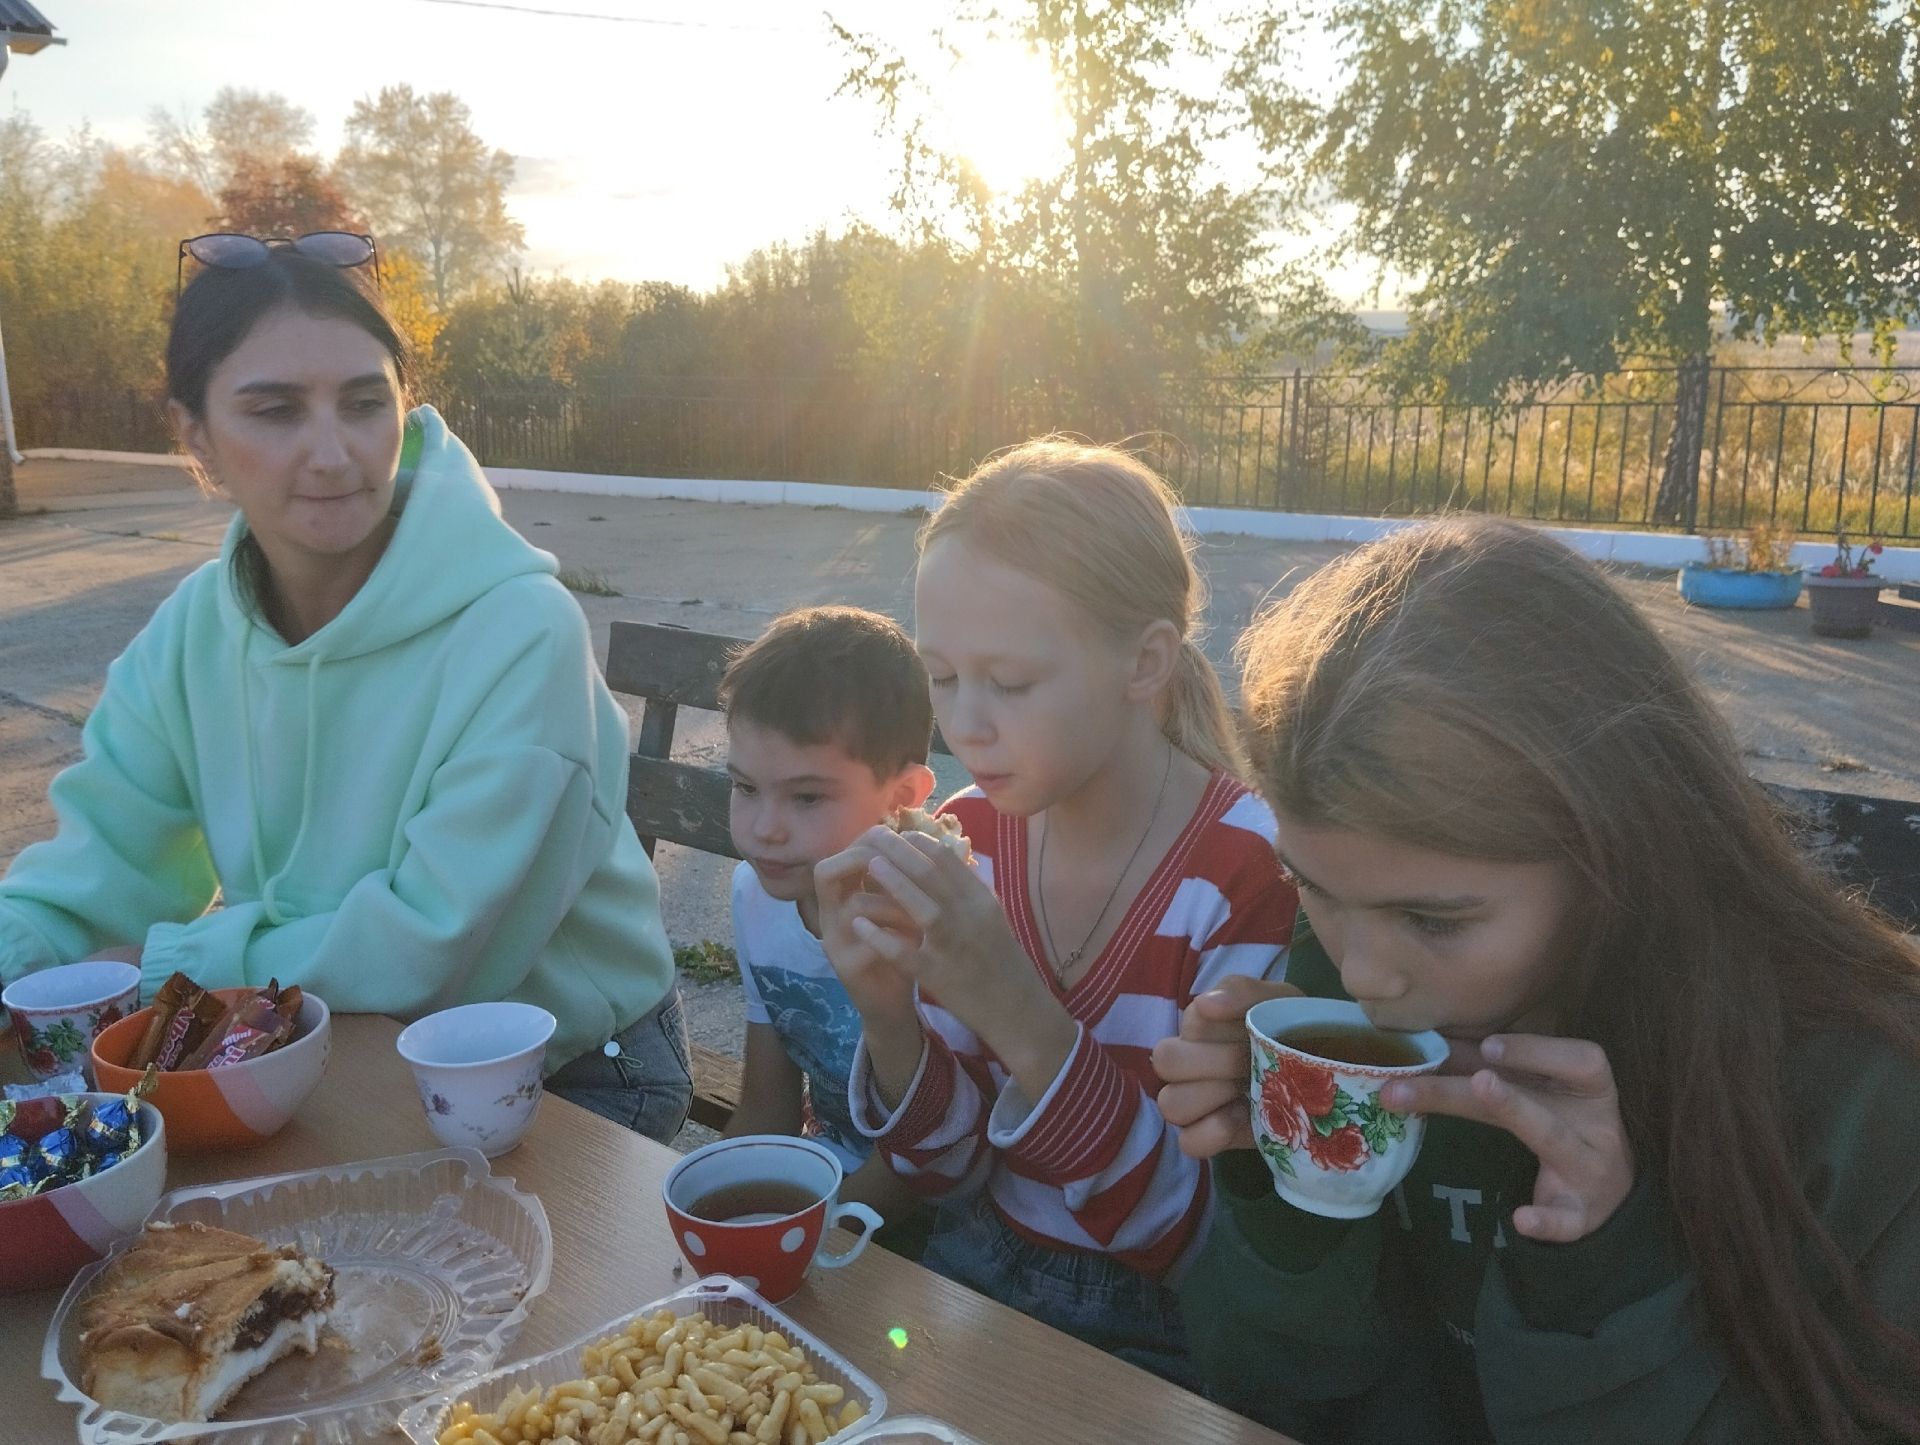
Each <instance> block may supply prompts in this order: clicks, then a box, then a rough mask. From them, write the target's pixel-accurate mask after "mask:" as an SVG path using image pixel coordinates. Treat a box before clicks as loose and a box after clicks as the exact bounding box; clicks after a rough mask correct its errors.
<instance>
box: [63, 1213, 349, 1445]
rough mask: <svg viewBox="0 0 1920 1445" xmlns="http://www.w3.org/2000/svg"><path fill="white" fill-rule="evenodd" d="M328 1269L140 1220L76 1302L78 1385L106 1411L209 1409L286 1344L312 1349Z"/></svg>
mask: <svg viewBox="0 0 1920 1445" xmlns="http://www.w3.org/2000/svg"><path fill="white" fill-rule="evenodd" d="M332 1308H333V1271H332V1270H331V1269H330V1268H328V1267H327V1266H326V1265H325V1264H323V1263H321V1262H320V1261H319V1260H317V1259H309V1258H308V1257H307V1256H305V1255H303V1254H301V1253H300V1251H298V1250H297V1249H294V1248H292V1247H291V1246H282V1247H280V1248H274V1247H273V1246H271V1245H268V1244H266V1243H264V1242H263V1241H261V1240H258V1239H255V1238H253V1236H251V1235H247V1234H237V1233H235V1232H233V1231H232V1230H226V1229H215V1228H213V1227H211V1226H209V1225H205V1224H149V1225H148V1226H147V1227H146V1229H145V1231H144V1232H143V1233H142V1234H141V1236H140V1238H139V1239H138V1240H137V1241H135V1243H134V1244H133V1246H132V1247H131V1248H130V1249H128V1250H127V1251H126V1252H125V1253H124V1254H122V1255H120V1256H119V1257H118V1258H116V1259H115V1260H114V1261H113V1263H112V1264H110V1265H108V1266H107V1268H106V1270H105V1271H104V1272H103V1273H102V1274H101V1276H100V1278H99V1280H97V1281H96V1282H95V1284H94V1287H93V1289H92V1290H91V1291H90V1292H89V1293H88V1295H87V1297H86V1299H85V1301H83V1303H82V1304H81V1307H80V1330H81V1333H80V1388H81V1389H83V1390H85V1391H86V1392H87V1393H88V1394H89V1395H91V1396H92V1397H93V1398H94V1399H95V1400H98V1401H99V1402H100V1403H101V1404H102V1405H105V1406H106V1407H107V1408H109V1409H112V1410H121V1411H125V1412H126V1413H127V1414H129V1415H144V1416H146V1417H148V1418H149V1419H154V1420H165V1421H169V1422H175V1421H183V1420H211V1419H212V1418H213V1417H214V1416H216V1415H217V1414H219V1413H220V1411H221V1409H223V1408H224V1407H225V1405H226V1404H227V1402H228V1401H229V1400H231V1399H232V1398H233V1396H234V1394H235V1392H236V1391H238V1390H239V1388H240V1387H241V1386H242V1385H244V1384H245V1383H246V1382H247V1381H248V1380H250V1379H252V1378H253V1377H254V1376H255V1375H257V1374H259V1373H260V1372H261V1371H262V1370H264V1369H266V1368H267V1366H269V1365H271V1364H272V1363H273V1362H274V1361H276V1360H278V1359H280V1358H282V1357H283V1356H286V1355H289V1354H291V1353H293V1352H294V1351H295V1350H302V1351H305V1352H306V1353H307V1354H312V1353H313V1352H314V1351H315V1349H317V1348H318V1346H319V1342H320V1329H321V1326H322V1325H324V1324H325V1323H326V1321H327V1315H328V1312H329V1311H330V1310H331V1309H332Z"/></svg>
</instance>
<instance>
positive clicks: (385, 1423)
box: [40, 1149, 553, 1445]
mask: <svg viewBox="0 0 1920 1445" xmlns="http://www.w3.org/2000/svg"><path fill="white" fill-rule="evenodd" d="M148 1218H149V1219H152V1220H167V1221H172V1222H198V1223H202V1224H209V1225H214V1226H216V1227H218V1228H221V1229H233V1230H238V1231H240V1232H241V1233H243V1234H251V1235H256V1236H258V1237H259V1238H261V1239H264V1240H266V1241H267V1242H268V1243H269V1244H292V1245H296V1246H298V1247H299V1248H300V1249H301V1250H303V1251H305V1252H306V1253H308V1254H311V1255H314V1256H316V1257H318V1258H320V1259H322V1260H325V1261H326V1262H327V1263H328V1264H330V1265H332V1266H333V1269H334V1272H335V1282H334V1293H335V1296H336V1300H337V1304H336V1307H335V1309H334V1312H333V1319H332V1323H331V1325H330V1326H329V1328H328V1330H327V1331H326V1333H325V1334H323V1335H322V1338H321V1344H320V1350H319V1352H318V1353H317V1354H314V1355H312V1356H308V1355H302V1354H297V1353H296V1354H294V1355H292V1356H290V1357H289V1358H287V1359H284V1360H281V1361H279V1362H278V1363H276V1364H274V1365H273V1366H271V1367H270V1368H269V1369H267V1370H266V1371H265V1372H264V1373H262V1374H260V1375H257V1376H255V1377H254V1379H252V1380H251V1381H249V1382H248V1383H247V1385H246V1386H245V1387H244V1388H243V1389H242V1390H241V1391H240V1393H239V1394H238V1395H236V1396H235V1397H234V1398H233V1400H232V1402H231V1403H230V1404H229V1405H228V1406H227V1408H226V1409H225V1410H223V1411H222V1412H221V1418H220V1419H219V1420H216V1421H213V1422H211V1423H188V1424H172V1425H170V1424H165V1423H163V1422H161V1421H158V1420H151V1419H147V1418H146V1417H144V1416H138V1415H127V1414H123V1413H121V1412H120V1411H117V1410H109V1409H107V1408H105V1407H104V1406H102V1405H100V1404H98V1403H96V1402H95V1401H94V1400H93V1399H91V1398H90V1397H89V1396H87V1395H86V1394H84V1393H83V1392H82V1391H81V1389H80V1386H79V1383H78V1382H79V1379H80V1362H79V1354H78V1343H79V1333H80V1331H79V1321H78V1319H77V1309H76V1307H77V1305H78V1304H79V1301H80V1299H81V1297H82V1296H83V1295H85V1293H86V1292H87V1289H88V1287H89V1286H90V1285H91V1284H92V1283H93V1281H94V1279H95V1277H96V1276H98V1275H99V1273H100V1271H101V1270H103V1269H105V1268H106V1266H107V1263H108V1260H102V1261H100V1262H99V1263H97V1264H92V1265H89V1266H88V1267H87V1268H86V1269H84V1270H82V1271H81V1272H80V1274H79V1275H78V1276H77V1277H76V1278H75V1279H74V1281H73V1283H72V1284H71V1285H70V1286H68V1289H67V1292H66V1294H65V1295H64V1296H63V1297H62V1298H61V1300H60V1306H59V1308H58V1309H57V1310H56V1311H55V1312H54V1316H53V1323H52V1325H51V1326H50V1327H49V1328H48V1331H47V1341H46V1346H45V1349H44V1350H43V1352H42V1355H41V1368H40V1372H41V1374H42V1375H44V1376H45V1377H46V1378H47V1379H49V1380H52V1381H53V1382H54V1384H55V1385H57V1386H58V1387H59V1392H60V1398H61V1399H62V1400H64V1401H69V1402H71V1403H73V1404H75V1405H78V1406H79V1407H80V1408H81V1411H82V1413H81V1416H80V1421H79V1431H80V1440H81V1445H109V1442H112V1445H120V1442H142V1445H145V1442H152V1441H161V1440H187V1439H208V1440H217V1441H218V1442H219V1445H268V1442H275V1445H278V1442H282V1441H289V1440H298V1441H301V1442H302V1445H354V1442H356V1441H363V1440H369V1439H374V1438H378V1437H380V1436H382V1435H385V1434H388V1433H390V1432H391V1431H392V1430H393V1420H394V1415H395V1413H396V1412H397V1411H398V1410H399V1409H400V1407H401V1405H402V1404H403V1403H404V1402H405V1401H408V1400H415V1399H418V1398H419V1397H420V1396H422V1395H425V1394H430V1393H432V1392H433V1391H436V1390H441V1389H444V1388H446V1386H447V1385H448V1384H449V1383H451V1382H452V1381H454V1380H459V1379H467V1378H470V1377H472V1376H474V1375H476V1374H479V1373H480V1372H482V1371H484V1370H488V1369H491V1368H492V1367H493V1364H494V1362H495V1361H496V1360H498V1359H499V1358H500V1352H501V1351H502V1350H504V1349H505V1348H506V1346H507V1344H508V1342H509V1341H510V1340H512V1338H513V1337H514V1335H515V1334H516V1333H517V1332H518V1331H519V1328H520V1325H521V1323H522V1321H524V1320H525V1319H526V1317H527V1306H528V1303H529V1302H530V1301H531V1300H533V1299H534V1298H535V1297H536V1296H537V1295H539V1294H540V1293H541V1292H542V1291H543V1290H545V1289H546V1287H547V1281H548V1278H549V1275H550V1274H551V1271H552V1265H553V1232H552V1230H551V1229H550V1228H549V1227H548V1224H547V1214H546V1210H545V1209H543V1208H542V1207H541V1205H540V1201H539V1200H538V1199H536V1198H534V1196H533V1195H531V1194H527V1193H524V1192H522V1191H521V1190H519V1189H516V1188H515V1187H514V1185H513V1181H512V1180H510V1179H496V1178H494V1177H493V1175H492V1173H491V1172H490V1170H489V1169H488V1167H487V1161H486V1158H485V1157H484V1156H483V1155H482V1154H481V1153H480V1152H479V1151H478V1150H477V1149H439V1150H434V1151H432V1152H430V1153H425V1154H408V1155H403V1156H401V1157H399V1158H395V1159H376V1160H371V1161H367V1162H364V1163H357V1164H341V1165H336V1166H333V1167H330V1168H326V1169H312V1170H308V1171H306V1172H304V1173H299V1174H281V1175H275V1176H272V1177H269V1178H262V1179H242V1180H235V1181H233V1182H232V1183H228V1184H216V1185H211V1186H208V1187H204V1188H198V1189H179V1190H175V1191H174V1192H173V1193H171V1194H169V1195H166V1196H165V1197H164V1198H162V1199H161V1201H160V1202H159V1204H158V1205H156V1206H155V1207H154V1211H153V1213H152V1214H151V1215H149V1216H148ZM129 1243H131V1241H129ZM126 1247H127V1245H125V1244H123V1245H122V1246H120V1248H119V1249H116V1250H115V1251H114V1254H115V1255H117V1254H119V1253H120V1252H121V1251H122V1250H124V1249H125V1248H126ZM111 1257H112V1256H109V1259H111Z"/></svg>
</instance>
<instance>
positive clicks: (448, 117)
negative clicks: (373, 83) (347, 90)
mask: <svg viewBox="0 0 1920 1445" xmlns="http://www.w3.org/2000/svg"><path fill="white" fill-rule="evenodd" d="M336 173H337V175H338V177H339V179H340V181H341V183H342V184H343V185H344V186H345V188H346V191H347V193H348V194H349V195H350V196H352V197H353V199H354V202H355V204H356V205H358V206H360V207H361V208H363V209H364V210H365V212H366V214H367V217H368V219H369V220H370V221H371V222H372V224H373V227H374V230H375V232H376V234H378V235H379V236H380V237H382V238H383V239H386V240H388V241H391V242H392V243H394V244H396V245H398V246H403V247H405V248H406V249H408V250H410V251H412V252H413V253H414V254H415V255H417V256H419V257H420V259H421V261H422V263H423V264H424V265H425V266H426V268H427V272H428V274H429V276H430V277H431V278H432V282H433V296H434V301H435V303H436V304H437V305H438V306H439V307H440V308H441V309H442V310H445V309H446V307H447V306H448V305H449V304H450V303H451V302H452V301H453V299H454V298H455V297H456V296H458V295H460V294H461V293H462V292H465V291H467V290H470V289H471V288H473V287H475V286H477V285H479V284H480V283H482V282H484V281H489V280H494V279H498V278H500V277H503V276H504V275H505V274H506V272H507V270H508V266H509V263H510V261H511V259H512V257H513V256H514V255H515V254H516V253H517V252H518V251H519V250H520V247H521V244H522V242H523V241H524V239H525V233H524V232H523V231H522V230H521V227H520V223H519V222H518V221H516V220H514V219H513V217H512V216H511V215H510V214H508V211H507V188H508V187H509V186H510V185H512V184H513V157H512V156H510V155H508V154H507V153H506V152H505V151H503V150H495V149H491V148H489V147H488V146H487V145H486V143H485V142H484V141H482V140H481V139H480V137H479V136H478V135H476V134H475V133H474V130H473V113H472V112H471V111H470V110H469V109H468V108H467V105H466V102H465V101H463V100H461V99H460V98H459V97H458V96H456V95H454V94H452V93H451V92H449V91H439V92H436V93H434V94H431V95H419V94H416V93H415V91H414V89H413V87H412V86H409V85H390V86H387V87H386V88H384V89H383V90H381V92H380V93H379V94H378V95H376V96H373V97H371V98H369V99H365V100H361V101H358V102H356V103H355V105H354V107H353V112H352V114H351V115H349V116H348V117H347V143H346V145H345V147H344V148H342V150H341V152H340V156H339V159H338V161H337V162H336Z"/></svg>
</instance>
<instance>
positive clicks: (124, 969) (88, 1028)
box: [0, 959, 140, 1079]
mask: <svg viewBox="0 0 1920 1445" xmlns="http://www.w3.org/2000/svg"><path fill="white" fill-rule="evenodd" d="M0 1002H4V1004H5V1006H6V1010H7V1013H8V1014H9V1016H11V1018H12V1019H13V1030H14V1033H16V1034H17V1035H18V1036H19V1038H20V1052H21V1053H22V1054H23V1055H24V1056H25V1058H26V1061H27V1067H28V1068H29V1069H31V1070H33V1072H34V1075H35V1076H36V1077H37V1078H42V1079H51V1078H53V1077H55V1076H56V1075H59V1074H69V1073H82V1072H84V1073H85V1074H86V1075H87V1076H88V1077H89V1078H91V1077H92V1074H93V1071H92V1068H91V1067H90V1060H89V1057H88V1055H89V1052H90V1051H91V1050H92V1048H93V1040H94V1036H95V1035H96V1034H98V1033H99V1032H100V1031H101V1030H102V1029H104V1028H106V1027H107V1026H108V1025H109V1024H114V1023H118V1022H119V1021H120V1019H121V1018H122V1017H124V1016H125V1015H127V1014H130V1013H132V1012H133V1011H134V1010H135V1009H137V1008H139V1007H140V970H139V969H138V968H136V967H134V965H132V964H130V963H116V962H113V961H111V960H108V959H90V960H88V961H87V962H85V963H69V964H64V965H62V966H61V967H58V968H43V969H39V970H36V971H35V972H33V973H29V974H23V975H22V976H21V977H19V978H16V979H15V980H14V981H13V982H12V983H10V984H8V985H7V987H6V991H5V992H4V993H0Z"/></svg>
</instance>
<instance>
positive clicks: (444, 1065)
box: [397, 1002, 556, 1159]
mask: <svg viewBox="0 0 1920 1445" xmlns="http://www.w3.org/2000/svg"><path fill="white" fill-rule="evenodd" d="M555 1026H556V1020H555V1019H554V1016H553V1015H552V1014H550V1013H548V1012H547V1011H546V1010H545V1009H543V1008H537V1007H535V1006H534V1005H533V1004H527V1003H505V1002H502V1003H469V1004H462V1005H460V1006H459V1007H458V1008H450V1009H442V1010H441V1011H440V1012H439V1013H434V1014H428V1015H427V1016H426V1017H425V1018H423V1019H416V1020H415V1021H414V1022H412V1023H410V1024H408V1025H407V1026H406V1028H404V1029H402V1030H401V1031H400V1037H399V1039H398V1041H397V1047H398V1048H399V1050H400V1057H401V1058H403V1059H405V1060H406V1061H407V1063H408V1064H410V1065H412V1067H413V1081H414V1084H415V1086H416V1087H418V1089H419V1090H420V1105H421V1107H422V1108H424V1109H425V1110H426V1111H427V1127H428V1128H429V1129H431V1130H432V1131H433V1135H434V1137H435V1138H436V1139H438V1140H439V1141H440V1142H441V1143H442V1144H446V1145H449V1146H453V1147H457V1146H459V1145H463V1144H464V1145H467V1146H469V1147H471V1148H475V1149H478V1150H479V1151H480V1152H481V1153H482V1154H484V1155H486V1156H487V1157H488V1158H489V1159H492V1158H494V1157H495V1156H496V1155H500V1154H504V1153H506V1152H507V1151H508V1150H509V1149H511V1148H513V1146H514V1145H516V1144H518V1143H519V1142H520V1140H521V1138H522V1137H523V1136H524V1135H525V1134H526V1132H527V1130H528V1129H529V1128H531V1127H532V1125H533V1116H534V1113H535V1112H536V1111H537V1110H538V1109H539V1107H540V1090H541V1079H542V1077H543V1076H544V1074H545V1066H546V1061H547V1040H548V1039H550V1038H552V1037H553V1030H554V1028H555Z"/></svg>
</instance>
